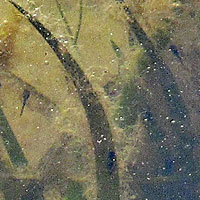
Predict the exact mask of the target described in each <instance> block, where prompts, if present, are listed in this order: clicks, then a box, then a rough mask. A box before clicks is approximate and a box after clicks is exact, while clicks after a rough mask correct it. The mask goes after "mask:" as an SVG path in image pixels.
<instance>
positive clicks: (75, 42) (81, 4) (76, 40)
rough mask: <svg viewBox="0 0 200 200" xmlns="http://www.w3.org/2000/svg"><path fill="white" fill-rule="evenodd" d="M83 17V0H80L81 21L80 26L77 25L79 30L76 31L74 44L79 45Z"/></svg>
mask: <svg viewBox="0 0 200 200" xmlns="http://www.w3.org/2000/svg"><path fill="white" fill-rule="evenodd" d="M82 18H83V0H80V10H79V23H78V27H77V31H76V35H75V39H74V45H77V42H78V38H79V34H80V30H81V24H82Z"/></svg>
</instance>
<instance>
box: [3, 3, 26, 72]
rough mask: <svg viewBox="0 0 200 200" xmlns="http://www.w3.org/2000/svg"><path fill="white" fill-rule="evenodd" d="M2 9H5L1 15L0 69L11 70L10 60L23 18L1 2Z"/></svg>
mask: <svg viewBox="0 0 200 200" xmlns="http://www.w3.org/2000/svg"><path fill="white" fill-rule="evenodd" d="M0 7H3V8H4V9H2V10H1V14H0V17H1V23H0V67H3V68H8V67H9V68H10V67H11V66H9V65H8V60H9V58H10V57H11V56H12V49H13V46H14V43H15V37H16V34H17V32H18V30H19V24H20V21H21V20H22V19H23V18H22V16H21V15H19V14H18V13H17V12H16V10H14V9H13V8H12V7H11V6H10V5H9V4H8V3H7V2H1V3H0Z"/></svg>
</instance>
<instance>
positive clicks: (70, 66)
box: [10, 1, 120, 200]
mask: <svg viewBox="0 0 200 200" xmlns="http://www.w3.org/2000/svg"><path fill="white" fill-rule="evenodd" d="M10 3H11V4H13V5H14V6H15V8H17V10H18V11H20V12H21V13H22V14H23V15H24V16H25V17H26V18H27V19H28V20H29V22H30V23H31V24H32V25H33V26H34V27H35V29H37V30H38V32H39V33H40V34H41V35H42V37H43V38H44V39H45V41H46V42H47V43H48V44H49V46H50V47H51V48H52V49H53V51H54V52H55V54H56V56H57V57H58V59H59V60H60V62H61V63H62V64H63V66H64V68H65V70H66V71H67V72H68V73H69V74H70V75H71V79H72V81H73V83H74V85H75V87H76V89H77V92H78V94H79V97H80V100H81V102H82V105H83V107H84V110H85V112H86V115H87V119H88V123H89V126H90V132H91V137H92V141H93V145H94V151H95V160H96V173H97V174H96V177H97V198H98V199H99V200H108V199H109V200H119V199H120V195H119V175H118V167H117V162H116V159H115V162H113V165H112V168H110V166H108V164H109V159H110V158H109V156H110V154H111V153H112V154H113V153H114V152H115V148H114V143H113V141H112V133H111V130H110V126H109V122H108V119H107V116H106V114H105V111H104V109H103V106H102V104H101V103H100V101H99V98H98V96H97V94H96V92H95V91H94V90H93V88H92V85H91V83H90V82H89V80H88V78H87V77H86V76H85V74H84V72H83V71H82V69H81V68H80V67H79V65H78V63H77V62H76V61H75V60H74V59H73V58H72V56H71V54H69V53H68V51H67V50H63V48H64V47H63V46H62V45H61V44H59V42H58V40H57V39H56V38H55V37H53V35H52V33H51V32H50V31H49V30H48V29H46V28H45V27H44V26H43V25H42V24H41V23H40V22H39V21H37V20H35V19H33V17H32V16H31V15H30V14H29V13H28V12H26V11H25V10H24V9H23V8H21V7H20V6H19V5H17V4H16V3H14V2H13V1H10ZM114 154H115V153H114Z"/></svg>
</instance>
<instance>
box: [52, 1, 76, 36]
mask: <svg viewBox="0 0 200 200" xmlns="http://www.w3.org/2000/svg"><path fill="white" fill-rule="evenodd" d="M55 2H56V6H57V8H58V11H59V13H60V15H61V17H62V19H63V21H64V23H65V25H66V28H67V32H68V33H69V35H70V37H71V39H72V40H74V39H73V37H74V36H73V33H72V31H71V28H70V26H69V23H68V21H67V18H66V17H65V15H64V12H63V10H62V8H61V5H60V3H59V2H58V0H55Z"/></svg>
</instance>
